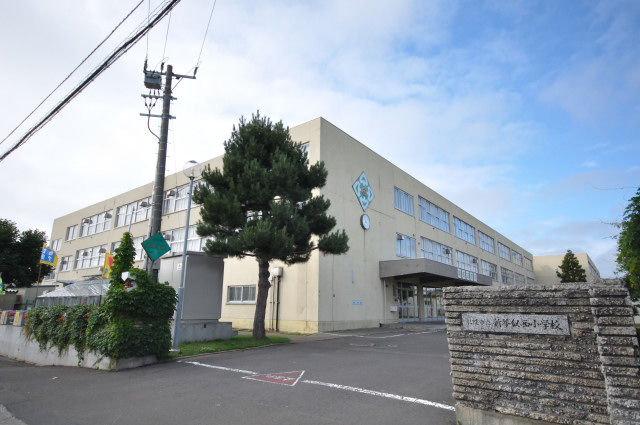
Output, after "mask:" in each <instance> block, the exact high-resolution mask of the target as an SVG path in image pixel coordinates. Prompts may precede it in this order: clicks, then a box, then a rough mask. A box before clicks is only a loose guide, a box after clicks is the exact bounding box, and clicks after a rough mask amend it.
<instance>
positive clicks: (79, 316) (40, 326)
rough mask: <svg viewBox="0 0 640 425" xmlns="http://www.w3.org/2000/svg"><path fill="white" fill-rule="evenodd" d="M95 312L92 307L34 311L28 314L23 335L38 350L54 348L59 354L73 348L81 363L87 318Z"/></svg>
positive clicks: (53, 307) (67, 307) (82, 306)
mask: <svg viewBox="0 0 640 425" xmlns="http://www.w3.org/2000/svg"><path fill="white" fill-rule="evenodd" d="M96 309H97V307H95V306H92V305H74V306H66V305H56V306H52V307H36V308H33V309H31V310H30V311H29V313H28V316H27V321H26V323H25V331H26V333H27V335H29V336H31V337H32V338H33V339H35V340H36V342H37V343H38V345H39V346H40V349H41V350H45V349H47V348H49V347H57V348H58V353H59V354H62V353H63V352H65V351H67V350H68V349H69V346H70V345H73V346H74V348H75V349H76V351H77V352H78V361H82V359H83V358H84V350H85V348H86V347H87V326H88V323H89V318H90V317H91V314H92V312H94V311H95V310H96Z"/></svg>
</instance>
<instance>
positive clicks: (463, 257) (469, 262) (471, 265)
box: [456, 251, 478, 282]
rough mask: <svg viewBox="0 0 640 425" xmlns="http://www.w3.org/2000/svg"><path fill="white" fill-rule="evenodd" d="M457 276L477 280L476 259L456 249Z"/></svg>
mask: <svg viewBox="0 0 640 425" xmlns="http://www.w3.org/2000/svg"><path fill="white" fill-rule="evenodd" d="M456 262H457V264H458V277H459V278H460V279H464V280H470V281H473V282H477V281H478V259H477V258H476V257H474V256H472V255H469V254H467V253H466V252H462V251H456Z"/></svg>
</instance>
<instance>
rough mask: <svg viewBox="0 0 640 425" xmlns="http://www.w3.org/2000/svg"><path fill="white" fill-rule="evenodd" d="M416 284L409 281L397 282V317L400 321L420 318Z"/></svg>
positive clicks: (411, 320)
mask: <svg viewBox="0 0 640 425" xmlns="http://www.w3.org/2000/svg"><path fill="white" fill-rule="evenodd" d="M419 307H420V304H418V286H417V285H412V284H410V283H399V284H398V319H399V321H401V322H417V321H419V320H420V311H419Z"/></svg>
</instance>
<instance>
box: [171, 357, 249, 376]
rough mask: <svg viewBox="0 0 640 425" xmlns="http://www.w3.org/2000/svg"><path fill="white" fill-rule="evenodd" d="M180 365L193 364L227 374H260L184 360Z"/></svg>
mask: <svg viewBox="0 0 640 425" xmlns="http://www.w3.org/2000/svg"><path fill="white" fill-rule="evenodd" d="M178 363H188V364H192V365H194V366H202V367H208V368H210V369H220V370H226V371H227V372H237V373H245V374H247V375H257V374H258V372H252V371H250V370H242V369H232V368H230V367H222V366H214V365H211V364H206V363H198V362H185V361H182V360H179V361H178Z"/></svg>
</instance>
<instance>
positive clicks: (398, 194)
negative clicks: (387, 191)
mask: <svg viewBox="0 0 640 425" xmlns="http://www.w3.org/2000/svg"><path fill="white" fill-rule="evenodd" d="M393 206H394V207H395V209H397V210H398V211H402V212H403V213H405V214H408V215H410V216H412V217H413V213H414V209H413V195H410V194H408V193H407V192H405V191H404V190H402V189H400V188H398V187H395V186H394V187H393Z"/></svg>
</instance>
